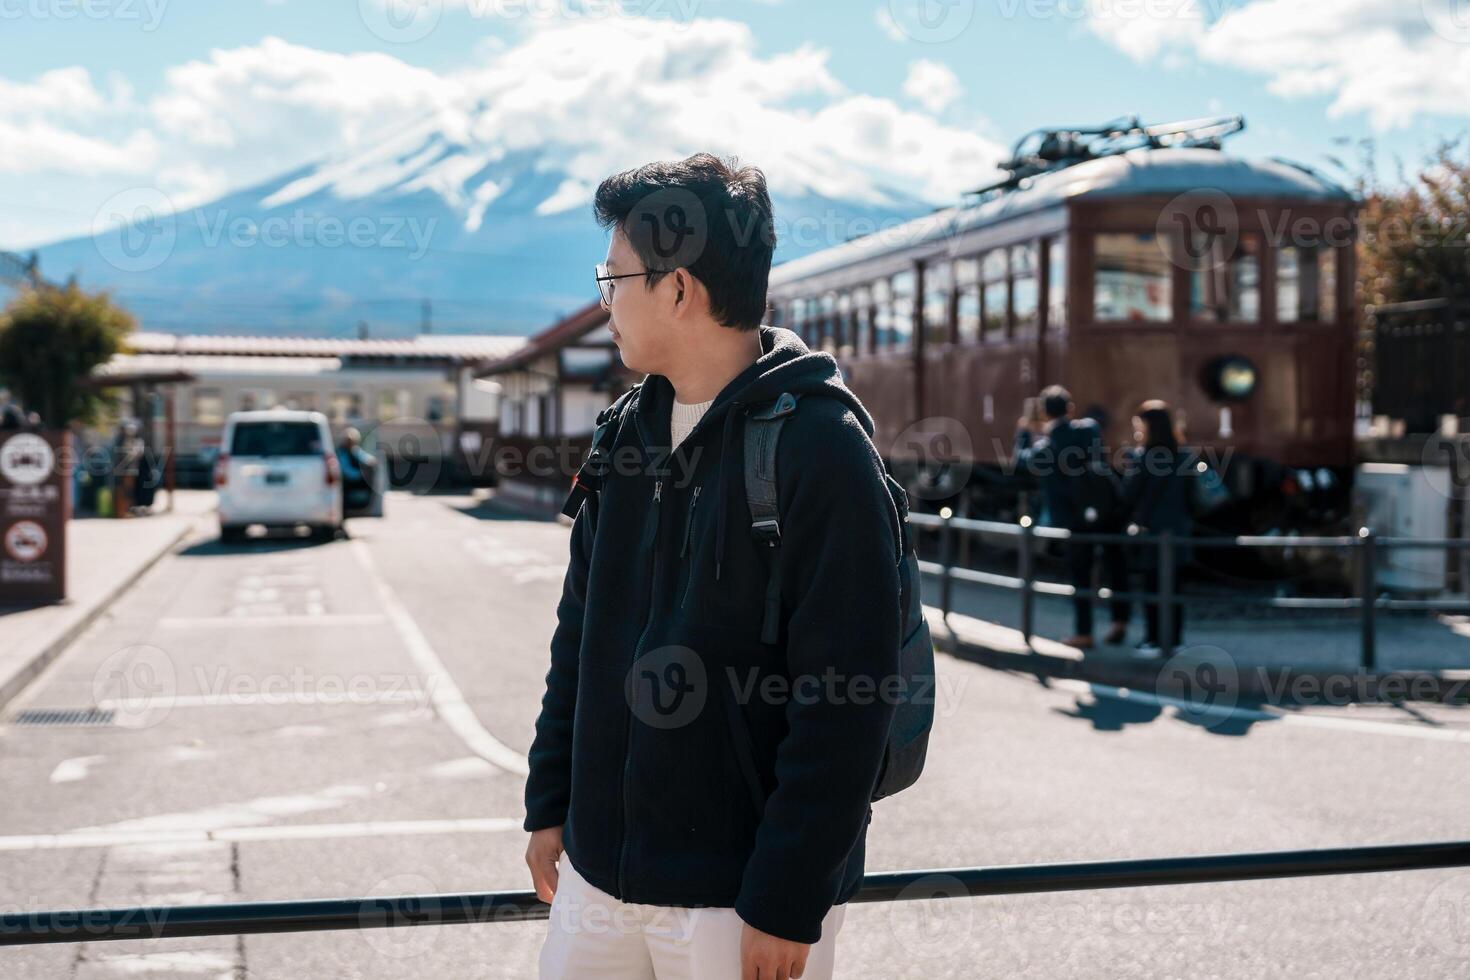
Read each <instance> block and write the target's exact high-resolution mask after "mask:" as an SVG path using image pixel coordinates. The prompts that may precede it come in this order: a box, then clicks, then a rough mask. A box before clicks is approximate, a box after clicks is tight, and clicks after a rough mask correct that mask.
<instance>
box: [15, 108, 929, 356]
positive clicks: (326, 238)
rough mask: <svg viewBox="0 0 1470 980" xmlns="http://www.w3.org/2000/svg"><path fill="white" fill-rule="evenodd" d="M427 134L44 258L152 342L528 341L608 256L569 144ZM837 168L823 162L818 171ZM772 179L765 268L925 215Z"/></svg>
mask: <svg viewBox="0 0 1470 980" xmlns="http://www.w3.org/2000/svg"><path fill="white" fill-rule="evenodd" d="M454 129H455V127H449V128H446V127H444V126H443V125H440V124H436V123H435V122H433V121H430V122H428V123H427V124H425V125H419V126H411V127H407V128H405V129H403V130H401V131H399V132H398V133H397V134H395V135H394V136H392V137H390V138H389V139H386V140H384V141H382V142H380V143H378V144H377V145H375V146H373V147H371V148H370V149H368V150H365V151H362V152H358V153H354V154H348V155H343V156H339V157H335V158H331V157H329V158H325V159H322V160H319V161H317V162H314V163H310V164H307V165H305V166H301V167H298V168H296V169H293V170H291V171H289V172H286V173H283V174H281V175H279V176H277V177H274V178H272V179H269V180H265V181H263V182H261V183H259V184H257V185H255V186H251V187H247V188H244V189H242V190H238V191H234V192H232V193H229V194H226V195H224V196H222V197H219V198H218V199H216V200H213V201H211V202H209V203H207V204H202V205H199V206H196V207H191V208H182V209H179V208H174V207H173V206H172V205H171V203H170V202H169V200H168V199H167V198H166V197H165V196H164V195H163V194H162V193H161V192H158V191H156V190H153V189H151V188H140V189H135V190H133V191H128V192H124V193H122V194H119V195H117V196H116V197H114V198H113V199H112V200H111V201H110V202H109V203H108V204H107V205H105V206H104V208H103V209H102V212H100V213H99V216H98V223H97V224H96V225H94V229H95V230H94V234H92V235H89V236H82V237H77V238H72V239H69V240H64V241H59V242H56V243H53V244H50V245H47V246H43V247H41V248H40V249H38V250H37V251H38V254H39V256H40V262H41V269H42V271H43V273H44V274H45V275H46V276H47V277H48V278H50V279H53V280H58V279H62V278H65V277H66V276H69V275H75V276H77V278H78V280H79V282H81V284H82V285H84V286H86V287H89V288H97V287H102V288H107V289H109V290H111V291H112V292H113V295H114V296H115V297H116V298H117V299H118V301H119V302H120V303H122V304H123V305H124V306H126V307H127V308H128V309H130V310H131V311H132V312H133V313H134V314H135V315H136V316H137V317H138V319H139V323H140V326H141V327H142V328H144V329H149V330H160V331H171V332H180V333H252V334H303V333H305V334H313V335H324V336H350V335H353V334H355V333H356V332H358V330H359V329H360V328H365V329H366V330H367V331H368V332H369V333H370V334H371V335H372V336H381V337H387V336H404V335H411V334H414V333H417V332H419V331H420V330H421V329H423V326H424V325H425V323H427V324H428V325H430V327H431V329H433V330H434V331H437V332H445V333H455V332H469V333H506V334H526V333H532V332H535V331H536V330H539V329H541V328H543V327H545V326H547V325H549V324H550V323H552V322H553V321H554V320H555V319H556V318H557V317H558V316H559V315H561V314H565V313H569V312H571V311H573V310H575V309H577V308H579V307H581V306H582V305H584V304H585V303H586V302H588V301H589V300H590V299H591V298H593V297H594V296H595V293H594V291H593V284H592V279H591V276H592V265H593V264H594V263H595V262H599V261H601V259H602V257H603V255H604V254H605V250H606V234H605V233H604V232H603V231H602V229H600V228H599V227H598V226H597V225H596V223H595V222H594V221H593V219H592V216H591V208H590V200H591V195H592V190H593V185H592V184H591V183H590V182H587V181H583V180H578V179H576V178H574V177H573V176H571V174H570V173H569V172H568V170H567V169H566V168H565V167H564V166H562V165H559V161H558V157H561V158H562V159H563V160H565V159H567V158H569V157H570V155H571V150H570V148H568V147H558V146H555V145H546V146H542V147H540V148H538V149H534V150H528V149H505V148H503V147H500V146H497V145H492V144H491V143H489V142H488V141H477V140H475V139H474V138H473V137H472V136H468V135H465V134H462V133H455V132H454ZM829 165H830V162H829ZM819 183H820V182H819V181H808V182H806V183H803V182H802V181H801V180H799V179H797V180H795V181H793V180H790V179H788V180H786V181H785V182H783V183H782V185H781V190H779V191H777V190H776V181H772V188H773V192H772V198H773V201H774V204H775V208H776V217H777V254H776V261H777V262H781V261H784V260H788V259H792V258H797V257H799V256H801V255H803V254H806V253H808V252H811V251H814V250H817V249H820V248H823V247H827V246H830V245H835V244H839V243H840V242H841V241H843V240H844V239H845V238H850V237H855V236H856V235H857V234H861V233H863V232H867V231H873V230H877V229H882V228H885V227H891V226H892V225H893V224H896V223H898V222H900V221H902V220H906V219H908V218H912V217H914V216H917V215H919V214H923V213H926V212H927V211H930V210H932V207H933V204H932V203H931V202H929V201H925V200H922V199H920V198H919V197H918V196H916V195H914V194H911V193H909V192H906V191H903V190H900V189H896V188H893V187H891V186H888V185H885V184H882V183H875V184H871V185H869V186H870V187H871V188H872V191H873V192H872V193H867V194H864V195H862V197H863V199H861V200H857V199H841V195H840V194H839V195H834V194H830V193H823V192H822V191H821V190H819V189H818V184H819Z"/></svg>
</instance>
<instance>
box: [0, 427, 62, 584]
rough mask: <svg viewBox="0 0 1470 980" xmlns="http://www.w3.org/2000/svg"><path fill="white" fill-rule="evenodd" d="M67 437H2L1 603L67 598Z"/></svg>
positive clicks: (2, 433)
mask: <svg viewBox="0 0 1470 980" xmlns="http://www.w3.org/2000/svg"><path fill="white" fill-rule="evenodd" d="M66 446H67V433H65V432H8V431H0V603H12V602H57V601H60V600H61V599H64V598H66V522H67V518H68V517H69V516H70V511H71V497H70V494H71V480H70V479H68V477H67V465H66V464H67V461H68V460H69V458H70V454H69V453H68V452H67V449H66Z"/></svg>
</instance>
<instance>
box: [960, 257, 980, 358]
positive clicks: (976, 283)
mask: <svg viewBox="0 0 1470 980" xmlns="http://www.w3.org/2000/svg"><path fill="white" fill-rule="evenodd" d="M954 277H955V287H954V293H955V313H954V320H955V336H956V342H957V343H958V344H960V345H961V346H962V347H971V346H976V345H978V344H979V343H980V337H981V333H980V328H981V324H982V322H983V321H982V320H981V317H980V290H981V283H980V256H978V255H966V256H963V257H961V258H958V259H956V260H955V263H954ZM972 304H973V305H972Z"/></svg>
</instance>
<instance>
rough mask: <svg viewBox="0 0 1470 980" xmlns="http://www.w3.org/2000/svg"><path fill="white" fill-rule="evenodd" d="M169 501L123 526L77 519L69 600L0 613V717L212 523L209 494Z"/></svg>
mask: <svg viewBox="0 0 1470 980" xmlns="http://www.w3.org/2000/svg"><path fill="white" fill-rule="evenodd" d="M177 493H178V499H177V501H176V502H175V504H174V507H173V510H172V511H171V512H169V511H165V510H163V509H162V508H164V507H166V506H167V502H168V495H167V493H161V494H159V507H160V509H159V511H158V512H157V513H153V514H148V515H143V516H138V517H130V518H126V519H122V520H107V519H101V518H83V519H78V520H73V521H72V522H71V523H70V525H69V526H68V527H67V535H66V566H67V583H66V593H67V598H66V599H65V600H64V601H63V602H59V603H53V604H49V605H41V606H7V605H0V710H3V708H4V706H5V705H6V704H8V703H9V702H10V701H11V700H12V699H13V698H14V697H15V696H16V695H17V694H19V693H20V692H21V691H22V690H23V689H24V688H25V687H26V685H27V684H29V683H30V682H31V681H32V680H33V679H34V678H35V677H36V675H37V674H39V673H40V672H41V670H42V669H44V668H45V666H46V665H47V664H48V663H49V662H50V661H51V660H52V659H54V658H55V657H56V656H57V654H59V653H60V652H61V651H62V650H64V649H65V648H66V646H67V644H68V643H70V642H71V641H72V640H73V639H75V638H76V637H77V636H78V635H79V634H80V633H81V632H82V631H83V630H84V629H86V628H87V627H88V626H89V625H90V624H91V623H92V622H94V621H95V620H96V619H97V617H99V616H101V615H102V614H103V613H104V612H106V611H107V608H108V606H110V605H111V604H112V603H113V602H114V601H115V600H116V599H117V598H118V597H119V596H120V595H122V594H123V593H124V592H125V591H127V589H128V587H129V586H130V585H132V584H133V583H134V582H136V581H137V580H138V578H139V577H140V576H141V575H142V574H143V573H144V572H146V571H147V570H148V569H149V568H150V567H152V565H153V564H154V562H156V561H158V559H159V558H161V557H163V555H165V554H167V553H168V551H169V550H170V549H171V548H173V547H174V545H176V544H178V543H179V542H180V541H181V540H182V539H183V538H184V537H185V536H186V535H187V534H188V533H189V532H190V531H191V530H192V529H193V528H194V527H195V526H197V525H199V524H200V523H208V522H209V521H211V520H212V519H213V517H212V515H213V513H214V508H215V499H216V498H215V493H214V491H212V490H180V491H178V492H177Z"/></svg>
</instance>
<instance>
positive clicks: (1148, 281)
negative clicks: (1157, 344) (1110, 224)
mask: <svg viewBox="0 0 1470 980" xmlns="http://www.w3.org/2000/svg"><path fill="white" fill-rule="evenodd" d="M1161 244H1162V242H1161V240H1160V238H1159V236H1158V235H1157V234H1155V233H1153V232H1141V233H1138V234H1132V233H1121V234H1120V233H1106V234H1099V235H1097V236H1096V238H1095V239H1094V257H1093V262H1094V265H1093V288H1092V303H1093V318H1094V319H1096V320H1097V321H1098V322H1104V321H1122V320H1135V321H1137V320H1143V321H1150V322H1164V321H1168V320H1170V319H1172V317H1173V312H1174V290H1173V278H1174V270H1173V265H1172V263H1171V262H1170V261H1169V257H1168V255H1167V254H1165V251H1164V249H1163V248H1162V247H1160V246H1161Z"/></svg>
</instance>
